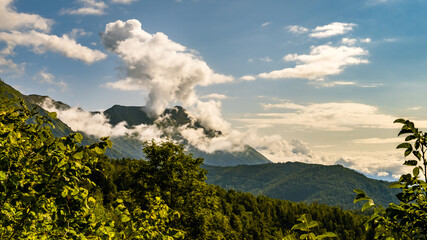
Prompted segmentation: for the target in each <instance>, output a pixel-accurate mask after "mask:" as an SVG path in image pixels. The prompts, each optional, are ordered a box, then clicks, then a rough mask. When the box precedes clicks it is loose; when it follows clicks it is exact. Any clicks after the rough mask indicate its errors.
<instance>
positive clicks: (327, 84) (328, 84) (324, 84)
mask: <svg viewBox="0 0 427 240" xmlns="http://www.w3.org/2000/svg"><path fill="white" fill-rule="evenodd" d="M355 85H357V83H356V82H350V81H335V82H322V83H320V86H322V87H335V86H355Z"/></svg>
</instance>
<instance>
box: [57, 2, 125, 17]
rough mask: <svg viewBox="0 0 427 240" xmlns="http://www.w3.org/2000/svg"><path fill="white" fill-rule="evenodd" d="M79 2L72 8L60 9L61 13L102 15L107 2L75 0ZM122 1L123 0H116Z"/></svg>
mask: <svg viewBox="0 0 427 240" xmlns="http://www.w3.org/2000/svg"><path fill="white" fill-rule="evenodd" d="M77 1H78V3H80V4H81V7H79V8H74V9H62V10H61V11H60V13H61V14H69V15H103V14H105V11H104V10H105V9H106V8H107V4H105V2H103V1H98V0H77ZM118 2H123V1H118Z"/></svg>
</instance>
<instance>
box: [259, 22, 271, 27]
mask: <svg viewBox="0 0 427 240" xmlns="http://www.w3.org/2000/svg"><path fill="white" fill-rule="evenodd" d="M270 24H271V22H265V23H263V24H261V27H267V26H268V25H270Z"/></svg>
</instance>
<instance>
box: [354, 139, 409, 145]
mask: <svg viewBox="0 0 427 240" xmlns="http://www.w3.org/2000/svg"><path fill="white" fill-rule="evenodd" d="M402 141H403V139H402V138H364V139H354V140H353V142H354V143H359V144H387V143H401V142H402Z"/></svg>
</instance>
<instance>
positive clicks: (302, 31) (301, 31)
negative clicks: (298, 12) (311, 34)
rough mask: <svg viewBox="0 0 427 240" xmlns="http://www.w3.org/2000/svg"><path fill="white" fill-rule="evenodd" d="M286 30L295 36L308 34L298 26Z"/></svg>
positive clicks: (306, 30) (303, 28)
mask: <svg viewBox="0 0 427 240" xmlns="http://www.w3.org/2000/svg"><path fill="white" fill-rule="evenodd" d="M286 29H288V31H289V32H291V33H296V34H302V33H306V32H308V29H307V28H305V27H302V26H298V25H292V26H288V27H286Z"/></svg>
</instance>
